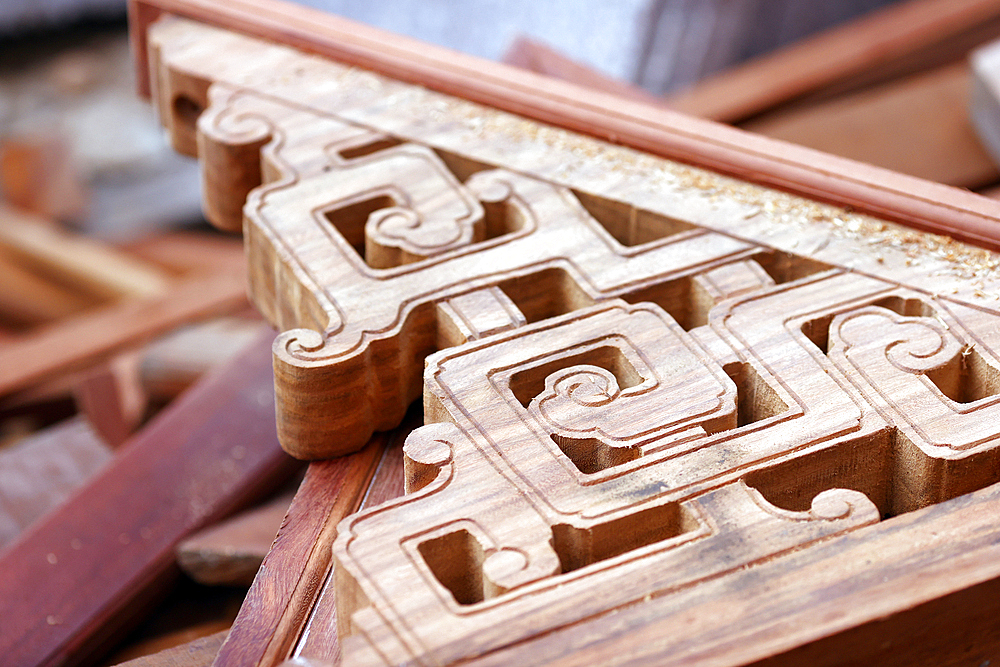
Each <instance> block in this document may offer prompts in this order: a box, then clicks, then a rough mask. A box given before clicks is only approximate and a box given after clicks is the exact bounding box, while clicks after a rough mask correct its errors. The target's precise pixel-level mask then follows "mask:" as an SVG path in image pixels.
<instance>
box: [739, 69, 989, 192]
mask: <svg viewBox="0 0 1000 667" xmlns="http://www.w3.org/2000/svg"><path fill="white" fill-rule="evenodd" d="M969 86H970V75H969V70H968V66H967V65H966V64H965V63H958V64H955V65H949V66H947V67H944V68H941V69H937V70H934V71H930V72H926V73H923V74H919V75H916V76H913V77H911V78H908V79H905V80H902V81H898V82H894V83H891V84H886V85H884V86H880V87H877V88H873V89H869V90H865V91H862V92H859V93H855V94H852V95H847V96H842V97H838V98H836V99H833V100H829V101H826V102H821V103H818V104H813V105H809V106H804V107H797V108H795V109H792V110H789V111H785V112H782V111H778V112H775V113H771V114H765V115H764V116H761V117H759V118H756V119H754V120H752V121H750V122H748V123H745V124H744V125H743V127H744V128H745V129H747V130H751V131H752V132H758V133H760V134H763V135H765V136H768V137H772V138H775V139H781V140H783V141H790V142H792V143H796V144H800V145H802V146H808V147H810V148H815V149H817V150H822V151H826V152H828V153H833V154H834V155H842V156H844V157H848V158H851V159H852V160H859V161H861V162H867V163H869V164H874V165H877V166H880V167H885V168H886V169H893V170H895V171H898V172H901V173H904V174H911V175H913V176H918V177H920V178H926V179H929V180H932V181H937V182H939V183H947V184H948V185H957V186H960V187H966V188H977V187H982V186H985V185H989V184H991V183H993V182H995V181H996V180H997V179H998V177H1000V171H998V169H997V166H996V165H995V164H994V162H993V160H991V159H990V156H989V155H988V154H987V152H986V150H985V149H984V148H983V145H982V143H981V142H980V140H979V138H978V137H977V136H976V133H975V131H974V129H973V127H972V124H971V123H970V121H969V111H968V108H969V93H970V91H969Z"/></svg>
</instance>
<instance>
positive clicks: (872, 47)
mask: <svg viewBox="0 0 1000 667" xmlns="http://www.w3.org/2000/svg"><path fill="white" fill-rule="evenodd" d="M997 35H1000V2H997V1H996V0H958V1H956V0H910V1H909V2H900V3H896V4H893V5H891V6H889V7H886V8H884V9H881V10H878V11H875V12H871V13H870V14H868V15H866V16H862V17H861V18H859V19H856V20H854V21H850V22H848V23H845V24H843V25H840V26H836V27H834V28H831V29H829V30H825V31H823V32H821V33H819V34H816V35H814V36H812V37H807V38H805V39H803V40H800V41H799V42H796V43H794V44H792V45H789V46H787V47H784V48H782V49H778V50H776V51H774V52H772V53H769V54H767V55H764V56H761V57H759V58H756V59H754V60H752V61H750V62H748V63H746V64H743V65H739V66H736V67H733V68H731V69H728V70H725V71H723V72H720V73H718V74H716V75H714V76H710V77H708V78H706V79H704V80H702V81H699V82H698V83H696V84H694V85H692V86H691V87H690V88H688V89H686V90H682V91H680V92H678V93H675V94H673V95H670V96H668V98H667V102H668V103H669V104H670V105H671V106H673V107H674V108H675V109H677V110H678V111H683V112H684V113H690V114H694V115H696V116H700V117H702V118H711V119H713V120H719V121H723V122H730V123H732V122H739V121H741V120H743V119H746V118H748V117H750V116H753V115H755V114H758V113H761V112H763V111H767V110H768V109H771V108H774V107H776V106H779V105H781V104H782V103H786V102H788V101H790V100H793V99H795V98H799V97H803V96H805V95H808V94H810V93H815V92H817V91H823V92H825V93H826V94H827V95H829V94H831V93H833V92H846V91H848V90H851V89H857V88H859V87H861V86H864V85H870V84H873V83H878V82H881V81H886V80H889V79H891V78H893V77H899V76H904V75H907V74H912V73H915V72H919V71H922V70H925V69H929V68H931V67H934V66H938V65H943V64H945V63H948V62H954V61H957V60H962V59H963V58H964V56H965V54H966V52H967V51H969V50H970V49H971V48H973V47H974V46H976V45H978V44H981V43H984V42H987V41H989V40H991V39H994V38H995V37H996V36H997Z"/></svg>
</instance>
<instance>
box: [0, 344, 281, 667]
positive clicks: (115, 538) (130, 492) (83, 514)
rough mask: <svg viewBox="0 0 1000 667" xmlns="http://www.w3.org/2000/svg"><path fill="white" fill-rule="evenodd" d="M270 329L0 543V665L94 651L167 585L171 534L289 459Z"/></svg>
mask: <svg viewBox="0 0 1000 667" xmlns="http://www.w3.org/2000/svg"><path fill="white" fill-rule="evenodd" d="M272 338H273V336H272V335H271V334H270V332H267V333H265V334H263V335H262V336H261V337H260V338H259V339H258V340H257V341H256V342H255V343H253V344H252V345H250V346H249V347H248V348H247V350H246V351H245V352H244V353H243V354H241V355H239V356H238V357H236V358H235V359H234V360H233V361H232V362H231V363H229V364H227V365H226V366H225V367H224V368H221V369H218V370H217V371H215V372H213V373H211V374H210V375H208V376H206V377H205V378H204V379H203V380H202V381H201V382H199V383H198V384H197V385H196V386H195V387H193V388H192V389H191V390H190V391H188V392H187V393H186V394H184V395H183V396H181V397H180V398H178V399H177V400H176V401H175V402H174V403H173V404H172V405H171V406H170V407H168V408H167V409H166V410H164V411H163V412H162V413H161V414H160V415H159V416H158V417H157V418H155V419H154V420H153V421H152V422H151V423H150V424H149V425H148V426H147V427H145V428H144V429H143V430H142V431H141V432H140V433H139V434H137V435H136V436H135V437H133V438H132V439H131V440H130V441H129V442H128V443H126V445H125V446H124V449H123V450H122V452H121V453H120V454H119V455H118V457H117V458H116V459H115V460H114V462H113V463H112V464H111V465H109V466H108V467H107V468H105V469H104V470H103V471H102V473H101V474H99V475H97V476H96V477H95V478H93V479H92V480H91V481H90V482H89V483H88V484H87V485H86V486H85V487H83V488H82V489H80V490H79V491H78V492H77V493H76V494H75V495H74V496H72V497H71V498H70V499H69V500H68V502H67V503H66V504H65V505H63V506H62V508H60V509H59V510H58V511H57V512H55V513H53V514H50V515H49V516H48V517H47V518H46V519H45V520H43V521H42V522H40V523H39V524H36V526H35V527H34V529H33V530H31V531H29V532H28V533H26V534H25V535H23V536H22V538H21V539H20V540H19V541H18V542H16V543H15V544H13V545H12V546H11V548H10V549H9V550H8V551H7V552H6V553H5V554H4V556H3V558H2V559H0V600H3V607H4V613H3V623H2V624H0V655H2V656H3V663H4V664H5V665H12V666H13V665H55V664H73V663H76V662H79V661H81V660H84V659H85V658H87V657H88V656H92V655H94V654H95V652H97V651H99V650H100V649H101V647H102V646H104V645H106V643H107V642H108V641H109V640H111V639H113V638H115V637H116V636H117V635H118V634H120V632H121V631H123V630H124V629H125V628H126V627H127V626H129V625H130V624H131V623H133V622H136V621H137V620H139V619H140V618H141V614H140V611H141V609H142V607H143V605H144V604H146V603H148V602H149V601H150V600H151V599H154V598H155V597H157V593H159V592H160V591H161V590H162V589H163V588H164V586H165V585H168V584H169V582H170V581H171V579H172V577H173V576H174V575H175V573H176V572H177V570H176V566H175V563H174V547H175V545H176V544H177V542H178V541H179V540H180V539H182V538H183V537H185V536H186V535H188V534H190V533H191V532H193V531H194V530H197V529H198V528H200V527H202V526H205V525H207V524H209V523H210V522H212V521H215V520H218V519H219V518H221V517H223V516H225V515H227V514H228V513H230V512H232V511H234V510H235V509H238V508H239V507H240V506H242V505H245V504H246V503H247V502H249V501H251V500H252V499H254V498H256V497H259V495H260V493H261V492H262V491H264V490H266V489H268V488H271V487H273V486H274V485H275V484H276V483H278V482H279V481H280V480H282V479H284V478H285V477H286V476H287V474H288V473H289V472H290V471H291V470H292V469H294V467H293V465H291V464H292V462H291V459H289V458H288V456H287V455H285V454H284V453H283V452H282V451H281V448H280V447H279V445H278V442H277V437H276V435H275V431H274V409H273V401H274V397H273V384H272V383H273V380H272V372H271V355H270V344H271V339H272Z"/></svg>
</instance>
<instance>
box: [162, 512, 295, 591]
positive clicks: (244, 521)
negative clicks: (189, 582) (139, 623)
mask: <svg viewBox="0 0 1000 667" xmlns="http://www.w3.org/2000/svg"><path fill="white" fill-rule="evenodd" d="M292 495H293V494H292V493H286V494H281V495H279V496H278V497H277V498H274V499H272V500H269V501H268V502H266V503H264V504H263V505H260V506H257V507H254V508H252V509H249V510H246V511H244V512H241V513H239V514H237V515H236V516H233V517H231V518H229V519H226V520H225V521H222V522H220V523H218V524H216V525H214V526H210V527H208V528H206V529H205V530H202V531H199V532H197V533H195V534H194V535H192V536H191V537H189V538H187V539H186V540H184V541H183V542H181V543H180V544H178V545H177V564H178V566H179V567H180V568H181V570H183V571H184V573H185V574H187V575H188V576H189V577H191V578H192V579H194V580H195V581H197V582H198V583H201V584H206V585H209V586H215V585H220V584H223V585H226V586H249V585H250V584H252V583H253V579H254V576H255V575H256V574H257V570H259V569H260V564H261V562H262V561H263V560H264V557H265V556H267V552H268V551H270V549H271V545H272V544H273V543H274V536H275V535H277V533H278V528H280V527H281V523H282V520H283V519H284V518H285V514H286V513H287V512H288V506H289V505H290V504H291V502H292Z"/></svg>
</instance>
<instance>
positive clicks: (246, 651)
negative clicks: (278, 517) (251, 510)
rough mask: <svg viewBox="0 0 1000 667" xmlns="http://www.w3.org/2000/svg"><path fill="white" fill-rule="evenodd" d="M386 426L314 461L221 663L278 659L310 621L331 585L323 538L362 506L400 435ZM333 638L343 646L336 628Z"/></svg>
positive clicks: (221, 654)
mask: <svg viewBox="0 0 1000 667" xmlns="http://www.w3.org/2000/svg"><path fill="white" fill-rule="evenodd" d="M398 431H399V430H397V431H394V432H392V434H386V433H379V434H376V435H375V437H373V438H372V439H371V441H370V442H369V443H368V445H367V446H366V447H365V448H364V449H362V450H361V451H360V452H357V453H356V454H351V455H350V456H346V457H342V458H338V459H331V460H327V461H318V462H315V463H311V464H310V465H309V468H308V469H307V471H306V476H305V479H304V480H303V481H302V485H301V486H300V487H299V490H298V492H297V493H296V494H295V498H294V499H293V500H292V504H291V506H290V507H289V508H288V513H287V515H286V516H285V520H284V522H283V523H282V525H281V530H280V531H279V532H278V536H277V538H275V541H274V545H273V546H272V547H271V551H270V553H268V555H267V556H266V557H265V559H264V563H263V564H262V566H261V569H260V573H259V574H258V576H257V578H256V579H255V580H254V583H253V585H252V586H251V587H250V592H249V593H247V598H246V601H245V602H244V603H243V607H242V608H241V609H240V614H239V616H237V617H236V621H235V622H234V623H233V627H232V629H231V630H230V633H229V637H228V638H227V640H226V643H225V644H223V646H222V648H221V650H220V651H219V656H218V658H217V659H216V662H215V664H217V665H258V664H278V663H280V662H281V661H282V660H284V659H285V658H286V657H288V656H287V653H288V651H289V650H290V649H291V647H292V642H293V641H294V638H295V637H297V636H298V633H297V632H295V630H296V629H298V628H301V627H302V625H303V624H304V623H305V620H306V618H307V616H308V615H309V612H310V610H311V609H312V603H313V600H314V599H315V598H316V597H317V595H319V591H320V589H321V588H322V589H323V590H327V589H329V590H332V589H333V586H332V581H331V585H329V586H328V585H327V579H328V578H330V579H331V580H332V576H331V569H332V567H331V566H332V553H331V552H330V549H328V548H324V547H323V546H318V545H323V544H325V540H324V539H320V538H321V537H322V538H326V539H329V538H330V537H331V536H332V535H333V534H335V533H336V527H337V524H338V523H339V522H340V520H341V519H343V518H344V517H345V516H347V515H348V514H350V513H351V512H354V511H356V510H357V509H358V505H359V503H360V502H361V497H362V494H363V493H364V491H365V489H367V488H368V486H369V482H371V480H372V476H373V474H374V473H375V470H376V467H377V466H378V464H379V462H380V460H381V459H382V456H383V452H384V451H385V449H386V447H387V445H388V444H389V443H390V442H391V441H393V440H395V439H396V438H398V437H399V433H398ZM326 641H328V642H330V643H332V644H333V645H334V646H336V645H337V644H336V641H337V640H336V633H335V632H333V629H332V627H331V631H330V633H329V637H327V638H326Z"/></svg>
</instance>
